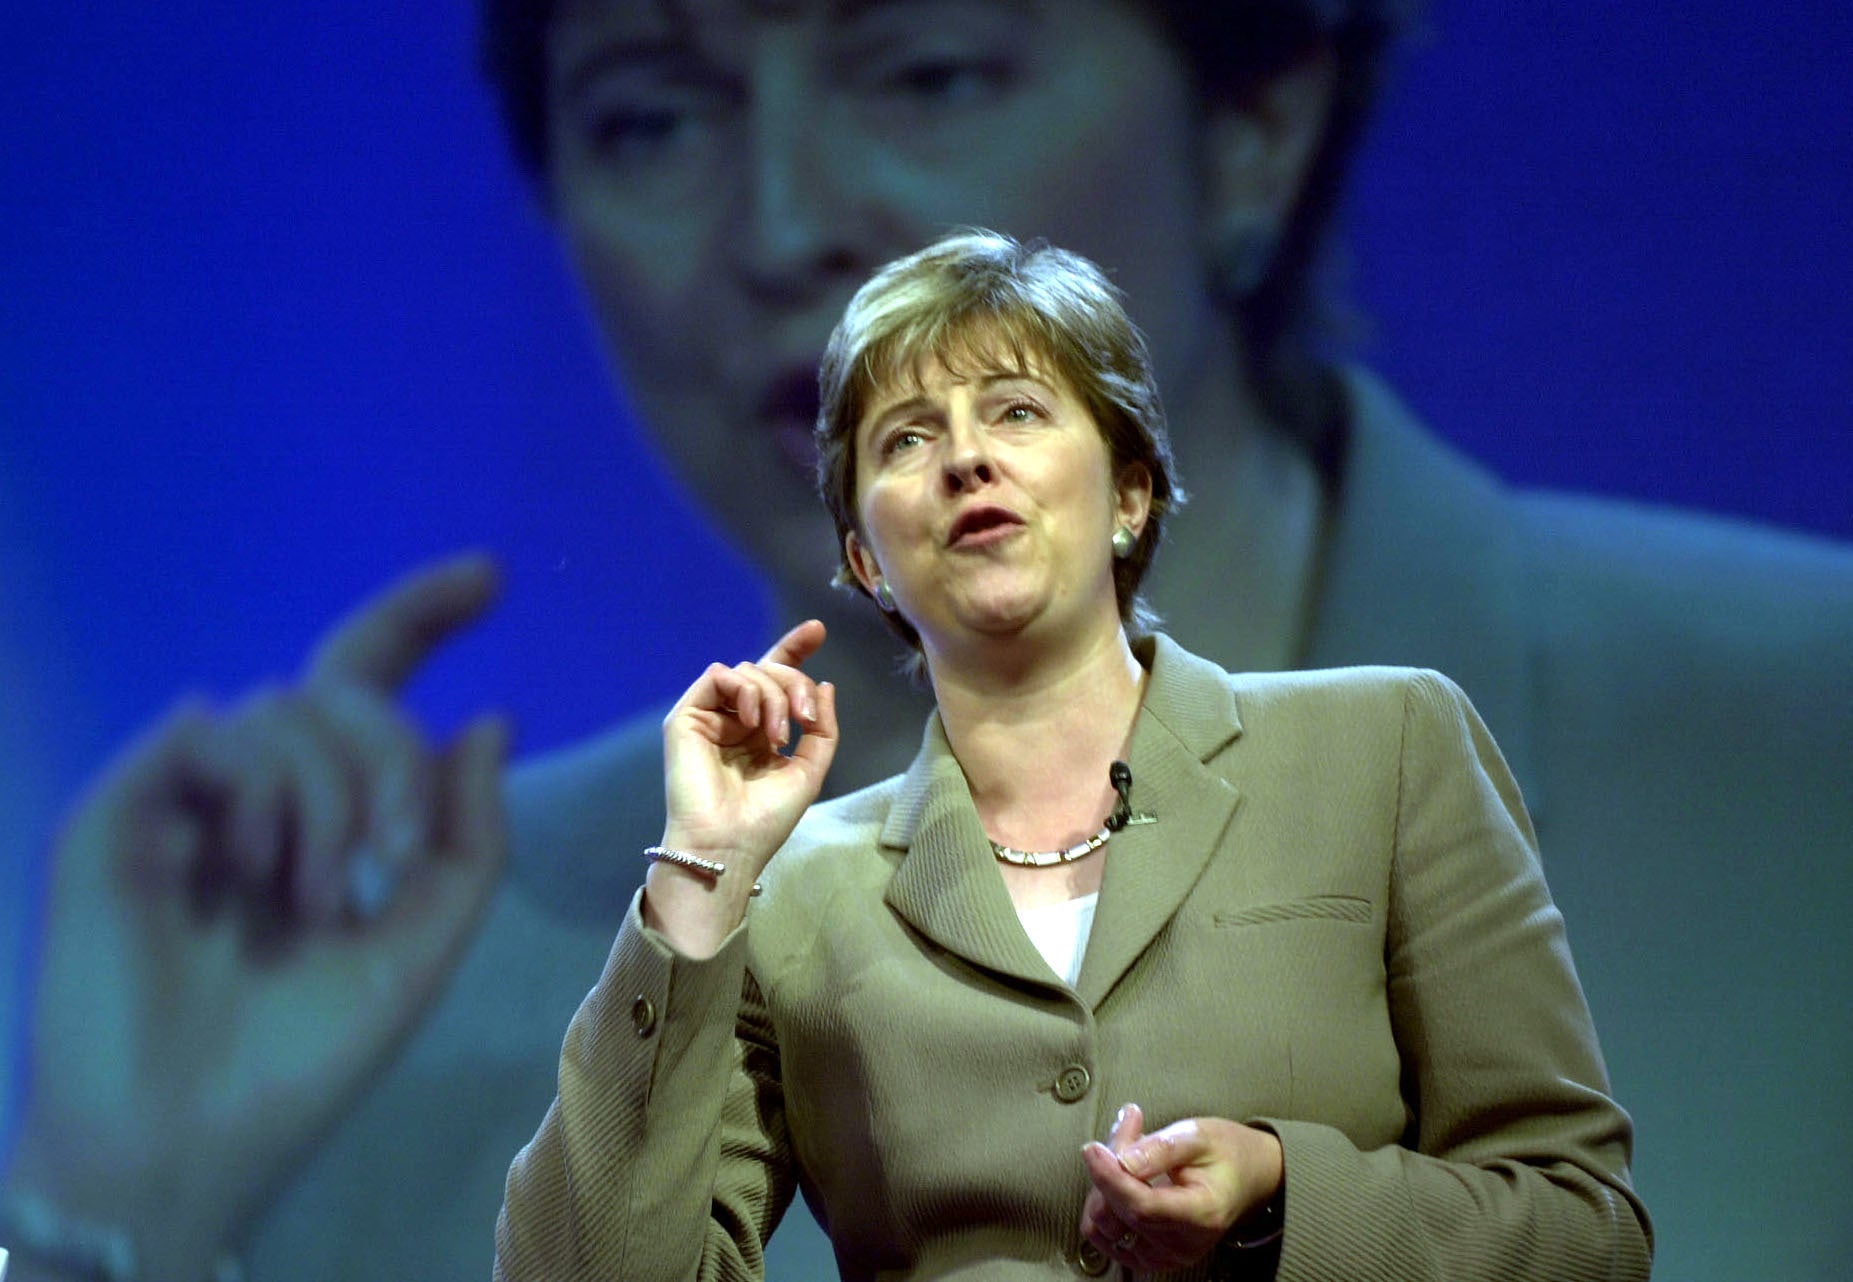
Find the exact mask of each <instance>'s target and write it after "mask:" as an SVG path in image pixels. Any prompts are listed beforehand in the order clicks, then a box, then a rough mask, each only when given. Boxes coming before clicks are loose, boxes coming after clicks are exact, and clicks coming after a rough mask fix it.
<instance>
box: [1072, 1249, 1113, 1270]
mask: <svg viewBox="0 0 1853 1282" xmlns="http://www.w3.org/2000/svg"><path fill="white" fill-rule="evenodd" d="M1074 1266H1075V1268H1077V1269H1079V1270H1080V1271H1081V1273H1082V1275H1083V1276H1084V1277H1090V1278H1097V1277H1099V1276H1100V1275H1101V1274H1103V1273H1105V1272H1106V1271H1107V1270H1108V1269H1109V1268H1111V1267H1112V1266H1113V1261H1111V1260H1109V1259H1108V1258H1107V1256H1106V1252H1104V1251H1102V1250H1101V1249H1100V1248H1099V1247H1097V1246H1095V1245H1094V1244H1093V1243H1092V1242H1086V1241H1084V1242H1082V1243H1081V1249H1080V1250H1078V1251H1076V1252H1075V1253H1074Z"/></svg>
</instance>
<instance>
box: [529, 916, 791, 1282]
mask: <svg viewBox="0 0 1853 1282" xmlns="http://www.w3.org/2000/svg"><path fill="white" fill-rule="evenodd" d="M641 894H642V892H641V891H640V892H638V896H637V897H634V898H633V899H632V901H631V905H630V909H629V911H628V913H627V914H626V916H625V921H624V925H623V927H622V928H621V929H620V931H619V933H618V937H617V942H616V943H615V944H614V945H613V946H612V950H611V955H610V958H609V960H608V961H607V962H606V965H605V970H604V973H603V974H602V975H601V976H600V978H599V981H598V983H597V985H596V986H595V987H594V988H593V989H592V991H591V992H590V993H589V994H587V996H586V999H585V1001H584V1002H583V1003H582V1004H581V1005H580V1007H579V1011H578V1013H577V1014H576V1015H575V1016H574V1017H573V1021H572V1024H571V1026H570V1027H569V1029H568V1030H567V1034H566V1043H565V1047H564V1049H563V1051H562V1052H561V1056H560V1079H559V1095H558V1096H557V1097H556V1098H555V1100H554V1102H553V1104H552V1105H551V1106H550V1107H549V1109H548V1110H547V1115H546V1118H545V1120H544V1121H542V1123H541V1127H540V1130H539V1132H538V1133H537V1134H536V1135H535V1136H534V1138H533V1139H532V1140H531V1141H530V1142H529V1143H528V1145H527V1147H525V1148H524V1149H522V1150H521V1152H520V1153H519V1154H518V1155H517V1156H516V1158H515V1161H514V1164H513V1166H512V1167H511V1168H510V1169H509V1173H508V1182H507V1186H506V1190H505V1193H504V1197H503V1203H502V1211H501V1215H500V1216H499V1217H498V1218H497V1221H496V1234H495V1237H496V1263H495V1275H494V1276H495V1278H496V1279H497V1282H504V1280H506V1282H573V1280H576V1279H587V1280H588V1282H589V1280H590V1279H599V1280H600V1282H603V1280H605V1279H611V1278H662V1279H682V1278H691V1279H703V1280H706V1279H720V1278H727V1279H744V1278H762V1277H763V1276H764V1275H765V1259H764V1246H765V1241H766V1239H767V1238H769V1237H770V1236H771V1234H772V1230H773V1228H774V1227H776V1225H777V1223H778V1220H779V1217H780V1216H782V1215H783V1214H784V1211H785V1209H786V1207H787V1206H789V1205H790V1203H791V1199H792V1193H793V1177H792V1174H791V1162H790V1143H789V1137H788V1134H787V1131H786V1128H785V1121H784V1104H783V1091H782V1088H781V1086H780V1077H779V1055H778V1047H777V1044H776V1041H775V1040H774V1039H773V1037H772V1034H771V1027H770V1023H769V1021H768V1019H767V1018H766V1015H765V1011H764V1007H763V1004H762V1003H761V1001H760V1000H759V997H758V990H757V988H756V986H755V985H754V983H753V980H752V976H751V973H750V972H749V971H748V969H747V967H746V953H747V949H746V928H745V927H744V926H742V927H741V928H740V929H738V930H736V931H735V932H734V934H733V935H732V936H731V937H730V938H729V939H728V940H727V942H726V943H725V944H724V945H723V946H722V948H721V950H720V952H718V953H717V954H716V955H715V956H714V957H712V958H708V959H705V960H701V961H695V960H691V959H689V958H685V957H682V956H681V955H679V954H677V953H676V952H675V951H674V950H673V949H672V948H670V947H669V945H668V944H667V943H666V942H664V941H663V940H662V939H661V938H660V937H659V936H657V935H656V934H655V933H654V932H652V931H650V930H648V929H646V928H645V927H644V925H643V921H642V917H641V914H640V906H641Z"/></svg>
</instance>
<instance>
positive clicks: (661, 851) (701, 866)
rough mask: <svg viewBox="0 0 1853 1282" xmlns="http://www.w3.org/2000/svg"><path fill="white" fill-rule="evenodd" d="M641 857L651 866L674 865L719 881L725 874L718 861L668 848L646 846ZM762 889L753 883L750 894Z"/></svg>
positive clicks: (723, 867) (721, 864)
mask: <svg viewBox="0 0 1853 1282" xmlns="http://www.w3.org/2000/svg"><path fill="white" fill-rule="evenodd" d="M643 857H644V858H645V859H648V860H649V861H650V862H651V863H653V864H674V865H675V866H676V867H678V868H686V869H688V870H689V871H690V872H698V873H702V874H705V875H706V876H709V877H712V878H714V880H716V881H719V880H720V879H721V878H722V876H724V875H725V874H726V872H727V865H726V864H724V863H722V862H721V861H720V860H718V859H703V858H702V857H701V856H700V855H691V854H689V852H688V851H686V850H671V849H670V848H669V847H668V846H646V847H644V852H643ZM762 889H764V887H762V886H761V885H760V884H759V883H758V882H754V883H753V890H752V893H753V894H755V895H757V894H758V893H759V892H760V891H761V890H762Z"/></svg>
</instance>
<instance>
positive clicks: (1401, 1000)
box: [1261, 672, 1652, 1282]
mask: <svg viewBox="0 0 1853 1282" xmlns="http://www.w3.org/2000/svg"><path fill="white" fill-rule="evenodd" d="M1388 915H1389V920H1388V925H1387V935H1386V942H1385V968H1386V985H1387V994H1386V995H1387V1000H1388V1004H1389V1011H1390V1016H1391V1023H1392V1029H1393V1032H1394V1035H1395V1037H1396V1041H1397V1045H1398V1050H1399V1052H1400V1055H1401V1059H1402V1063H1403V1097H1404V1101H1405V1106H1406V1108H1407V1110H1408V1116H1409V1122H1408V1127H1407V1130H1406V1133H1405V1135H1404V1138H1403V1142H1402V1143H1401V1144H1396V1145H1390V1146H1386V1147H1384V1148H1380V1149H1375V1150H1372V1151H1361V1150H1359V1149H1358V1148H1357V1147H1356V1146H1354V1145H1353V1144H1352V1143H1351V1141H1350V1140H1349V1139H1348V1138H1347V1137H1346V1136H1345V1135H1344V1134H1343V1133H1342V1132H1341V1131H1339V1130H1337V1129H1335V1128H1333V1127H1330V1126H1325V1125H1321V1124H1318V1123H1314V1122H1304V1121H1292V1120H1271V1119H1270V1120H1266V1121H1264V1122H1263V1123H1261V1124H1263V1125H1266V1126H1267V1127H1269V1128H1270V1129H1272V1130H1273V1131H1274V1132H1275V1133H1276V1134H1277V1135H1279V1137H1280V1140H1281V1145H1282V1149H1283V1152H1284V1154H1285V1159H1286V1198H1285V1207H1286V1221H1285V1223H1286V1231H1285V1234H1284V1236H1283V1238H1282V1240H1281V1254H1280V1263H1279V1270H1278V1277H1279V1278H1280V1280H1281V1282H1302V1280H1305V1282H1311V1280H1312V1279H1314V1278H1330V1277H1345V1278H1355V1279H1361V1280H1367V1279H1383V1280H1384V1282H1390V1280H1391V1279H1396V1280H1397V1282H1410V1280H1412V1279H1435V1280H1436V1282H1439V1280H1440V1279H1488V1280H1489V1282H1491V1280H1492V1279H1499V1280H1500V1282H1508V1280H1513V1282H1516V1280H1533V1282H1545V1280H1547V1279H1564V1280H1566V1282H1568V1280H1570V1279H1575V1280H1577V1282H1593V1280H1597V1279H1645V1278H1646V1277H1647V1275H1648V1268H1649V1264H1650V1261H1651V1255H1652V1232H1651V1228H1650V1226H1649V1223H1648V1219H1647V1215H1646V1211H1645V1209H1644V1208H1643V1206H1642V1205H1641V1203H1640V1201H1639V1199H1638V1198H1637V1197H1636V1196H1635V1194H1634V1191H1633V1189H1632V1188H1631V1187H1630V1184H1629V1180H1628V1159H1629V1154H1630V1150H1631V1145H1632V1127H1631V1124H1630V1122H1629V1119H1628V1117H1627V1114H1625V1113H1624V1112H1623V1111H1622V1110H1621V1108H1620V1107H1619V1106H1617V1105H1616V1104H1615V1102H1614V1101H1613V1100H1612V1099H1610V1098H1609V1095H1608V1082H1607V1073H1606V1070H1605V1069H1604V1067H1603V1064H1602V1058H1601V1053H1600V1051H1599V1050H1598V1048H1597V1045H1596V1037H1595V1030H1594V1028H1593V1026H1592V1025H1591V1021H1590V1017H1589V1011H1588V1008H1587V1006H1586V1005H1585V1003H1584V1000H1583V995H1582V990H1581V988H1580V987H1579V985H1578V983H1577V979H1576V974H1575V971H1574V969H1573V968H1572V965H1571V961H1570V953H1569V949H1568V946H1567V944H1566V942H1565V937H1564V926H1563V918H1562V917H1561V915H1560V914H1559V913H1558V911H1557V909H1556V907H1555V905H1554V904H1553V903H1552V902H1551V898H1550V892H1549V891H1548V890H1547V889H1546V887H1545V883H1544V877H1543V873H1542V870H1541V868H1540V865H1539V861H1538V856H1537V849H1536V840H1535V837H1534V836H1533V834H1532V830H1531V824H1530V820H1529V819H1528V818H1527V817H1526V814H1525V811H1524V806H1523V803H1522V802H1521V801H1520V799H1519V795H1518V788H1517V785H1516V784H1515V783H1514V782H1513V781H1512V778H1511V775H1510V773H1509V772H1508V771H1507V769H1506V766H1505V762H1504V760H1503V759H1502V758H1501V757H1500V755H1499V750H1498V748H1497V747H1496V746H1495V745H1494V743H1493V740H1492V737H1491V736H1490V735H1489V734H1488V732H1487V730H1486V727H1485V726H1484V725H1483V724H1482V723H1481V722H1480V719H1479V717H1478V715H1477V714H1476V713H1475V712H1474V710H1473V707H1472V705H1471V704H1469V703H1468V701H1467V698H1466V696H1465V695H1464V694H1462V693H1461V691H1460V690H1459V689H1458V688H1457V687H1456V686H1454V685H1453V684H1452V683H1451V682H1449V681H1448V680H1447V679H1446V678H1444V677H1441V676H1439V675H1437V674H1435V673H1427V672H1424V673H1417V674H1415V675H1414V676H1413V677H1412V679H1411V680H1410V682H1409V684H1408V685H1407V686H1406V688H1405V693H1404V706H1403V740H1402V753H1401V761H1400V778H1399V791H1398V801H1397V805H1396V823H1395V832H1394V850H1393V855H1392V862H1391V868H1390V885H1389V910H1388Z"/></svg>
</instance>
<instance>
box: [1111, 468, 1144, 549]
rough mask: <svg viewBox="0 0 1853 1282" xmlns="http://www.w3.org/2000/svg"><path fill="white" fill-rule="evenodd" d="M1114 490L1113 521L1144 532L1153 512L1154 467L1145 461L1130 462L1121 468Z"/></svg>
mask: <svg viewBox="0 0 1853 1282" xmlns="http://www.w3.org/2000/svg"><path fill="white" fill-rule="evenodd" d="M1113 490H1114V511H1113V515H1114V522H1113V523H1114V524H1115V525H1116V526H1124V527H1125V528H1127V529H1129V530H1131V531H1132V532H1133V533H1134V534H1143V533H1144V532H1145V520H1146V518H1147V517H1148V516H1150V515H1151V512H1152V469H1151V468H1149V467H1147V466H1146V465H1145V464H1143V463H1128V464H1127V465H1126V466H1125V467H1123V468H1121V469H1120V474H1119V476H1118V477H1117V478H1115V480H1114V482H1113Z"/></svg>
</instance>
